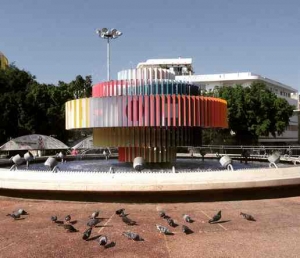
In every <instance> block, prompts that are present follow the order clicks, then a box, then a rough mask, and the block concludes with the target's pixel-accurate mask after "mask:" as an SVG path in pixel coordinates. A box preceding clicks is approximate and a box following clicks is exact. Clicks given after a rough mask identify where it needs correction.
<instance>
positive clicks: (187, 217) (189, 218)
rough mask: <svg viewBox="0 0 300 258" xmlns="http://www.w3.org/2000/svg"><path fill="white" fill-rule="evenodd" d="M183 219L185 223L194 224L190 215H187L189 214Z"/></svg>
mask: <svg viewBox="0 0 300 258" xmlns="http://www.w3.org/2000/svg"><path fill="white" fill-rule="evenodd" d="M183 219H184V221H185V222H189V223H191V222H193V220H192V219H191V217H190V215H187V214H183Z"/></svg>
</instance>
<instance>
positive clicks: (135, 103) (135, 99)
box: [132, 96, 139, 126]
mask: <svg viewBox="0 0 300 258" xmlns="http://www.w3.org/2000/svg"><path fill="white" fill-rule="evenodd" d="M132 102H133V125H134V126H138V124H139V120H138V96H133V101H132Z"/></svg>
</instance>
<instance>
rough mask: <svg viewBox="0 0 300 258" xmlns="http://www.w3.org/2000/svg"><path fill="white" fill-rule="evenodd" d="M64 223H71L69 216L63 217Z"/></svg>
mask: <svg viewBox="0 0 300 258" xmlns="http://www.w3.org/2000/svg"><path fill="white" fill-rule="evenodd" d="M65 221H66V222H68V223H69V222H70V221H71V215H67V216H66V217H65Z"/></svg>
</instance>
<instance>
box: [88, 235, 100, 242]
mask: <svg viewBox="0 0 300 258" xmlns="http://www.w3.org/2000/svg"><path fill="white" fill-rule="evenodd" d="M99 237H101V235H97V236H93V237H91V238H89V239H87V240H86V241H93V240H96V239H98V238H99Z"/></svg>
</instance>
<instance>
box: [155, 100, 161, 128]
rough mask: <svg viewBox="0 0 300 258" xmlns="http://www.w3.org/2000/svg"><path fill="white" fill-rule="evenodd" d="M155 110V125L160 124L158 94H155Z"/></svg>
mask: <svg viewBox="0 0 300 258" xmlns="http://www.w3.org/2000/svg"><path fill="white" fill-rule="evenodd" d="M155 97H156V112H155V116H156V126H161V120H160V117H161V110H160V101H161V98H160V95H156V96H155Z"/></svg>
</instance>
